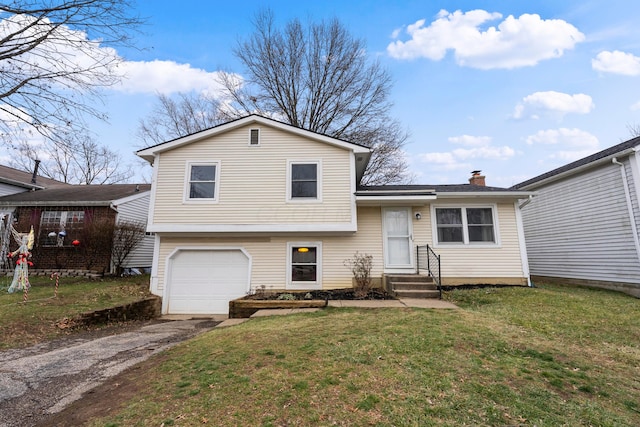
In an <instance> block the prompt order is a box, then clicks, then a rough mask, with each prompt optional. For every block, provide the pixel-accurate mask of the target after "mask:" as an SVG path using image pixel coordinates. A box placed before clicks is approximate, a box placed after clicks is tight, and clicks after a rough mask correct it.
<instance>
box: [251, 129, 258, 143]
mask: <svg viewBox="0 0 640 427" xmlns="http://www.w3.org/2000/svg"><path fill="white" fill-rule="evenodd" d="M249 145H251V146H256V145H260V129H251V130H249Z"/></svg>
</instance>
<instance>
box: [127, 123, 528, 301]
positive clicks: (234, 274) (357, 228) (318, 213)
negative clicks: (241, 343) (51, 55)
mask: <svg viewBox="0 0 640 427" xmlns="http://www.w3.org/2000/svg"><path fill="white" fill-rule="evenodd" d="M137 154H138V155H139V156H140V157H142V158H144V159H145V160H147V161H148V162H149V163H151V164H152V165H153V182H152V187H151V202H150V209H149V219H148V223H147V224H148V231H150V232H152V233H154V235H155V249H154V256H153V269H152V274H151V291H152V293H154V294H156V295H159V296H161V297H162V300H163V308H162V310H163V312H164V313H189V314H194V313H212V314H215V313H222V314H224V313H228V303H229V301H230V300H232V299H235V298H238V297H242V296H244V295H246V294H247V293H249V292H254V291H257V290H259V289H266V290H289V291H307V290H315V289H337V288H348V287H351V286H352V274H351V271H350V270H349V268H347V267H345V264H344V262H345V260H347V259H350V258H353V257H354V256H355V254H356V253H359V254H368V255H371V256H372V257H373V270H372V276H373V277H374V280H375V282H376V284H378V285H381V286H383V285H385V286H388V282H389V281H388V280H387V279H386V278H387V277H389V275H415V274H416V273H418V272H420V274H426V268H427V264H428V263H430V261H428V258H427V256H426V253H427V248H426V246H427V245H429V250H431V251H434V253H435V254H437V255H439V256H440V260H441V265H440V274H439V276H440V277H441V282H442V284H443V285H445V286H447V285H459V284H509V285H527V284H528V281H529V271H528V265H527V256H526V249H525V243H524V238H523V229H522V222H521V217H520V210H519V201H520V200H521V199H526V198H527V197H528V196H529V195H530V192H527V191H522V190H513V189H503V188H495V187H488V186H485V185H484V177H482V176H474V177H472V180H473V182H474V183H470V184H462V185H434V186H426V185H397V186H374V187H367V186H361V185H360V181H361V179H362V177H363V174H364V171H365V169H366V167H367V164H368V161H369V158H370V156H371V151H370V150H369V148H367V147H364V146H361V145H357V144H353V143H350V142H347V141H342V140H340V139H336V138H332V137H328V136H325V135H321V134H318V133H314V132H310V131H307V130H304V129H300V128H297V127H294V126H291V125H288V124H284V123H281V122H278V121H276V120H272V119H269V118H265V117H262V116H257V115H250V116H247V117H244V118H241V119H238V120H235V121H231V122H228V123H225V124H222V125H219V126H216V127H214V128H211V129H208V130H204V131H201V132H198V133H196V134H192V135H188V136H185V137H182V138H179V139H175V140H172V141H168V142H165V143H162V144H159V145H156V146H152V147H149V148H145V149H143V150H140V151H138V153H137ZM434 262H435V261H434ZM431 269H432V270H433V265H431Z"/></svg>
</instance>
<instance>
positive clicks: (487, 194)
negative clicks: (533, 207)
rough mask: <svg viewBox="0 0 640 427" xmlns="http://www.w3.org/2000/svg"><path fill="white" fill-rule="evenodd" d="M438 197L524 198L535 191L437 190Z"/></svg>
mask: <svg viewBox="0 0 640 427" xmlns="http://www.w3.org/2000/svg"><path fill="white" fill-rule="evenodd" d="M437 194H438V199H461V198H485V199H487V198H494V199H495V198H497V199H526V198H528V197H529V196H533V195H535V194H536V193H535V192H534V191H524V190H522V191H451V192H442V191H441V192H439V193H437Z"/></svg>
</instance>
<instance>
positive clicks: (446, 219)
mask: <svg viewBox="0 0 640 427" xmlns="http://www.w3.org/2000/svg"><path fill="white" fill-rule="evenodd" d="M435 223H436V230H437V241H438V243H439V244H465V245H469V244H471V245H473V244H494V243H497V238H496V226H495V215H494V209H493V208H492V207H436V208H435Z"/></svg>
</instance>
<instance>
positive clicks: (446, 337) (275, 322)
mask: <svg viewBox="0 0 640 427" xmlns="http://www.w3.org/2000/svg"><path fill="white" fill-rule="evenodd" d="M445 296H446V298H447V299H448V300H450V301H452V302H455V303H457V304H459V306H460V307H462V309H461V310H421V309H325V310H321V311H319V312H317V313H313V314H302V315H291V316H282V317H281V316H275V317H268V318H257V319H252V320H250V321H248V322H246V323H243V324H241V325H239V326H235V327H231V328H223V329H215V330H213V331H211V332H209V333H206V334H204V335H201V336H199V337H198V338H196V339H194V340H191V341H189V342H186V343H184V344H182V345H180V346H178V347H175V348H173V349H171V350H170V351H169V352H168V353H166V354H165V355H164V356H163V357H162V358H161V359H160V358H159V359H157V364H156V365H155V366H154V367H153V368H151V369H150V370H145V373H144V376H143V377H141V378H140V382H139V385H140V387H141V392H140V393H139V394H138V395H137V396H136V398H135V399H133V400H131V401H130V402H129V403H128V405H126V407H125V409H123V410H122V411H121V412H120V413H118V414H113V415H112V416H110V417H109V418H108V419H102V420H96V421H95V422H94V423H93V424H92V425H95V426H112V427H113V426H160V425H164V426H169V425H176V426H197V425H215V426H284V425H304V426H316V425H318V426H329V425H344V426H430V425H450V426H460V425H472V426H483V425H484V426H495V425H509V426H517V425H531V426H534V425H535V426H560V425H567V426H581V425H584V426H588V425H593V426H637V425H640V300H638V299H634V298H631V297H628V296H625V295H623V294H618V293H613V292H604V291H595V290H588V289H581V288H563V287H557V286H543V287H540V288H535V289H529V288H502V289H478V290H460V291H452V292H448V293H446V295H445Z"/></svg>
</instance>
